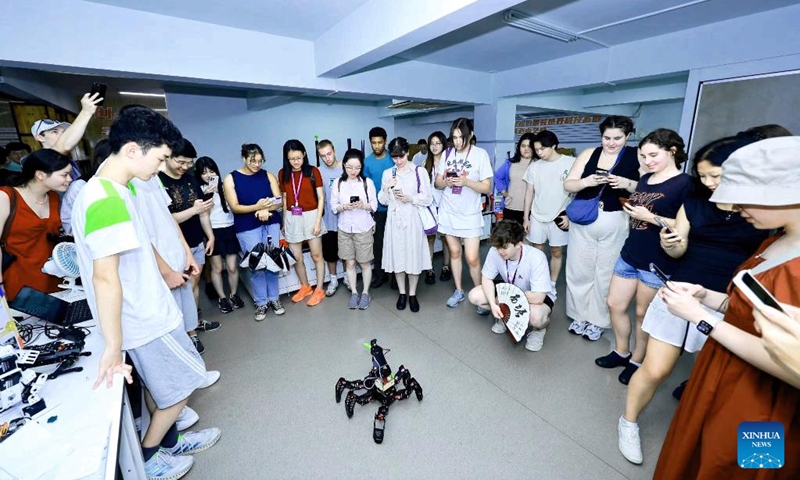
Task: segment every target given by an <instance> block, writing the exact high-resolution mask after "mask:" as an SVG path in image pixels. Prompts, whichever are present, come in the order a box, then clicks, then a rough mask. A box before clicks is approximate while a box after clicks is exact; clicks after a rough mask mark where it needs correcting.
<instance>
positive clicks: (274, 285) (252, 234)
mask: <svg viewBox="0 0 800 480" xmlns="http://www.w3.org/2000/svg"><path fill="white" fill-rule="evenodd" d="M236 238H237V239H238V240H239V246H241V247H242V250H243V251H244V252H248V253H249V252H250V251H251V250H252V249H253V248H255V246H256V244H258V243H263V244H267V239H269V240H270V241H269V245H270V246H273V247H277V246H278V243H279V242H280V240H281V225H280V224H279V223H275V224H273V225H263V226H260V227H258V228H254V229H252V230H248V231H246V232H241V233H237V234H236ZM250 283H251V285H252V287H253V301H255V303H256V306H258V307H260V306H262V305H266V304H267V302H274V301H275V300H277V299H278V295H280V286H279V285H278V274H277V272H270V271H269V270H258V271H255V272H251V273H250Z"/></svg>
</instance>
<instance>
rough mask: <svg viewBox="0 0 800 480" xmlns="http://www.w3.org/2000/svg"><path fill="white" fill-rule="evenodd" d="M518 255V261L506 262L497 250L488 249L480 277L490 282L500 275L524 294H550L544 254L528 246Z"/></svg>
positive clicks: (548, 270)
mask: <svg viewBox="0 0 800 480" xmlns="http://www.w3.org/2000/svg"><path fill="white" fill-rule="evenodd" d="M520 254H521V255H520V259H519V260H516V261H511V260H509V261H508V262H506V261H505V260H503V257H501V256H500V253H498V252H497V248H495V247H492V248H490V249H489V253H488V254H486V260H485V261H484V262H483V269H482V270H481V275H482V276H484V277H486V278H490V279H492V280H494V278H495V277H497V275H500V276H501V277H502V278H503V281H504V282H505V283H513V284H514V285H516V286H518V287H519V288H520V289H522V291H525V292H535V293H550V290H552V284H551V283H550V266H549V265H548V264H547V257H546V256H545V255H544V253H543V252H542V251H541V250H539V249H536V248H533V247H531V246H530V245H523V246H522V251H521V252H520ZM515 273H516V276H515V275H514V274H515ZM512 280H513V282H512Z"/></svg>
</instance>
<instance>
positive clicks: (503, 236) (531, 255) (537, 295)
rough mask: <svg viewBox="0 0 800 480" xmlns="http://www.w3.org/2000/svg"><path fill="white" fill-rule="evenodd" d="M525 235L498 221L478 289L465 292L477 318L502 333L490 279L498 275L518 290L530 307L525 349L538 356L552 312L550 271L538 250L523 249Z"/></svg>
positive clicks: (509, 223) (513, 224)
mask: <svg viewBox="0 0 800 480" xmlns="http://www.w3.org/2000/svg"><path fill="white" fill-rule="evenodd" d="M524 238H525V231H524V230H523V229H522V225H520V224H519V223H518V222H515V221H513V220H501V221H500V222H498V223H497V225H495V227H494V230H493V231H492V236H491V237H490V238H489V244H490V245H491V246H492V248H491V249H489V253H488V254H487V255H486V260H485V261H484V262H483V271H482V272H481V285H480V286H479V287H475V288H473V289H472V290H471V291H470V292H469V302H470V303H471V304H473V305H475V306H477V307H478V314H479V315H489V314H490V313H491V314H492V316H494V318H495V324H494V325H493V326H492V331H493V332H494V333H505V331H506V325H505V323H503V321H502V320H501V319H500V318H501V317H502V316H503V313H502V312H501V311H500V305H499V304H498V303H497V295H496V292H495V284H494V279H495V278H497V276H498V275H499V276H500V277H502V279H503V280H502V281H503V282H504V283H512V284H514V285H516V286H517V287H519V288H520V289H521V290H522V291H523V292H525V296H526V297H528V304H529V306H530V321H529V324H530V326H531V327H532V328H533V330H532V331H531V332H530V333H529V334H528V339H527V341H526V342H525V348H526V349H528V350H530V351H532V352H538V351H539V350H541V349H542V345H543V344H544V335H545V333H546V332H547V325H548V324H549V323H550V312H551V311H552V310H553V298H552V288H551V286H550V276H549V273H550V269H549V268H548V266H547V257H545V255H544V253H542V251H541V250H537V249H535V248H533V247H530V246H528V245H523V243H522V240H523V239H524Z"/></svg>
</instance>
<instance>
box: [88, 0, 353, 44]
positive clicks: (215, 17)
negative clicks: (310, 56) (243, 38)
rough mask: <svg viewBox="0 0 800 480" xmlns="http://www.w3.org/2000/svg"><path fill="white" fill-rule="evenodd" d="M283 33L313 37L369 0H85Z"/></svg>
mask: <svg viewBox="0 0 800 480" xmlns="http://www.w3.org/2000/svg"><path fill="white" fill-rule="evenodd" d="M87 1H89V2H93V3H102V4H105V5H111V6H115V7H122V8H129V9H132V10H140V11H143V12H151V13H157V14H161V15H167V16H170V17H178V18H185V19H188V20H196V21H198V22H205V23H213V24H216V25H224V26H226V27H234V28H239V29H242V30H253V31H257V32H264V33H271V34H273V35H280V36H282V37H290V38H298V39H302V40H316V39H317V38H318V37H319V36H320V35H322V34H323V33H324V32H326V31H327V30H328V29H329V28H330V27H332V26H333V25H336V24H337V23H339V22H340V21H341V20H342V19H344V18H345V17H346V16H347V15H348V14H349V13H350V12H352V11H353V10H355V9H357V8H358V7H360V6H361V5H363V4H365V3H367V1H368V0H292V1H286V0H283V1H281V0H87Z"/></svg>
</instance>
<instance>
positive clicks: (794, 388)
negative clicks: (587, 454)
mask: <svg viewBox="0 0 800 480" xmlns="http://www.w3.org/2000/svg"><path fill="white" fill-rule="evenodd" d="M799 159H800V137H781V138H770V139H767V140H762V141H759V142H756V143H753V144H750V145H748V146H746V147H743V148H740V149H738V150H736V151H735V152H734V153H733V154H732V155H731V156H730V158H728V160H727V161H726V162H725V163H724V164H723V166H722V180H721V181H720V184H719V186H717V188H716V190H715V191H714V194H713V195H712V196H711V201H712V202H715V203H719V204H729V205H734V209H735V210H737V211H740V212H741V215H742V217H743V218H744V219H745V220H747V221H748V222H750V223H751V224H752V225H753V226H754V227H755V228H757V229H759V230H765V231H778V233H776V234H775V235H773V236H771V237H770V238H768V239H767V240H765V241H764V242H763V243H762V244H761V246H760V247H759V248H758V250H757V251H756V252H755V253H754V254H753V255H752V256H751V257H750V258H749V259H747V260H746V261H745V262H744V263H743V264H742V265H741V266H740V267H739V270H746V269H751V271H752V274H753V276H754V277H755V278H756V279H757V280H758V281H759V282H760V283H761V284H762V285H763V286H764V288H765V289H766V290H767V291H769V292H770V293H771V294H772V296H773V297H775V299H777V301H778V302H781V303H784V304H790V305H799V304H800V290H798V289H797V285H798V284H800V190H798V188H797V185H800V168H798V165H800V160H799ZM667 286H668V287H669V288H663V289H661V291H660V295H661V298H662V300H663V301H664V303H665V304H666V305H667V308H668V309H669V311H670V312H671V313H672V314H674V315H677V316H679V317H681V318H683V319H684V320H686V321H688V322H690V323H691V324H692V325H693V326H694V328H697V330H698V331H699V332H700V333H702V334H704V335H707V336H709V337H710V338H709V339H708V341H707V342H706V344H705V346H704V347H703V349H702V351H701V352H700V354H699V355H698V356H697V361H696V362H695V365H694V370H693V372H692V375H691V377H690V378H689V382H688V384H687V385H686V390H685V391H684V393H683V397H682V398H681V402H680V405H679V406H678V411H677V412H676V413H675V417H674V418H673V420H672V424H671V425H670V428H669V432H668V433H667V437H666V439H665V440H664V444H663V446H662V448H661V455H660V457H659V460H658V464H657V465H656V471H655V476H654V478H655V479H657V480H665V479H673V478H710V477H712V476H713V477H715V478H740V477H741V476H742V472H743V470H741V467H740V466H739V465H738V462H737V461H736V459H737V458H738V457H737V437H738V434H737V428H738V425H739V424H740V423H742V422H745V421H754V420H758V421H765V422H780V423H782V424H783V425H784V428H785V429H786V430H785V432H786V433H785V436H784V442H785V445H784V447H785V451H786V452H798V451H800V435H797V434H796V432H800V379H798V378H797V377H796V376H794V375H792V374H791V373H790V372H788V371H787V370H786V369H785V368H784V367H783V366H782V365H781V364H779V363H778V362H776V361H775V360H774V359H773V357H772V356H771V355H770V354H769V352H768V351H767V350H766V349H765V347H764V343H763V341H762V338H761V337H760V335H759V334H758V332H757V330H756V326H755V322H754V318H753V315H752V309H753V306H752V305H751V303H750V302H749V301H748V300H747V299H746V296H745V294H744V293H742V291H741V289H740V288H739V287H728V290H727V293H723V292H716V291H713V290H709V289H707V288H704V287H702V286H700V285H697V284H691V283H684V282H669V284H668V285H667ZM703 306H706V307H709V308H712V309H714V310H718V311H720V312H723V313H724V317H723V318H722V319H721V320H719V319H716V318H714V317H711V316H709V315H708V314H707V311H706V310H705V309H704V308H703ZM790 458H791V457H790ZM722 459H724V460H722ZM758 471H760V470H754V472H758ZM779 472H780V475H781V477H782V478H800V463H797V462H786V463H785V464H784V465H783V467H782V468H781V470H780V471H779ZM748 478H755V475H753V476H751V477H748Z"/></svg>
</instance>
